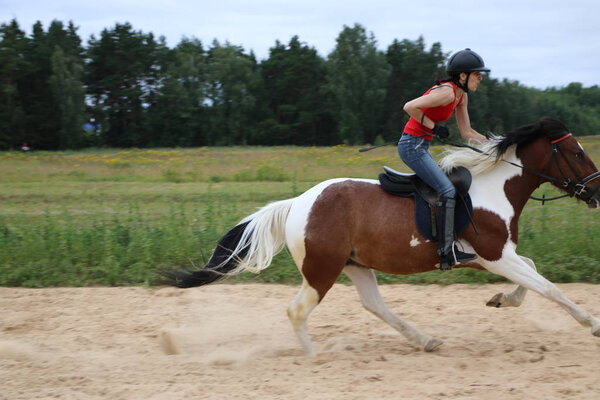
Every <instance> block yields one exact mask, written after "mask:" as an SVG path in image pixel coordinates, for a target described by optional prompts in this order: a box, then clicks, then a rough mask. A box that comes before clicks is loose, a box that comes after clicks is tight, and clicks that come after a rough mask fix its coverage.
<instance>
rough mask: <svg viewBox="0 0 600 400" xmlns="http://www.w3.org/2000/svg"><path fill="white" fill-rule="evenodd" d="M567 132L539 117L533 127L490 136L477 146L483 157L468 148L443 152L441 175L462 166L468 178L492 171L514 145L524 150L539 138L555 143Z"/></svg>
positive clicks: (525, 126) (511, 152)
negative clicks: (467, 172) (466, 169)
mask: <svg viewBox="0 0 600 400" xmlns="http://www.w3.org/2000/svg"><path fill="white" fill-rule="evenodd" d="M568 132H569V129H568V128H567V127H566V126H565V124H563V123H562V122H561V121H559V120H557V119H556V118H552V117H542V118H540V119H539V120H538V121H537V122H535V123H533V124H530V125H523V126H520V127H518V128H516V129H514V130H512V131H509V132H506V133H504V135H502V136H494V137H492V138H491V139H490V140H489V141H488V142H486V143H484V144H482V145H479V146H477V148H479V149H480V150H481V151H483V152H484V153H485V154H481V153H478V152H476V151H473V150H472V149H469V148H457V149H451V150H447V151H446V152H445V154H446V155H445V157H444V158H443V159H442V160H441V161H440V165H441V166H442V168H443V169H444V170H445V171H450V170H451V169H452V168H453V167H456V166H463V167H466V168H468V169H469V170H470V171H471V174H473V175H478V174H481V173H483V172H485V171H488V170H489V169H491V168H493V167H494V166H495V165H496V164H497V163H498V162H499V161H500V160H502V159H507V158H511V157H512V156H514V153H515V151H516V146H515V145H517V146H520V145H523V146H525V145H527V144H529V143H531V142H533V141H534V140H536V139H538V138H540V137H547V138H549V139H550V140H555V139H558V138H560V137H561V136H563V135H565V134H566V133H568Z"/></svg>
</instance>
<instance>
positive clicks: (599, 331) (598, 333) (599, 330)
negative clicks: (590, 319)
mask: <svg viewBox="0 0 600 400" xmlns="http://www.w3.org/2000/svg"><path fill="white" fill-rule="evenodd" d="M595 328H596V329H594V327H592V335H594V336H598V337H600V324H598V326H596V327H595Z"/></svg>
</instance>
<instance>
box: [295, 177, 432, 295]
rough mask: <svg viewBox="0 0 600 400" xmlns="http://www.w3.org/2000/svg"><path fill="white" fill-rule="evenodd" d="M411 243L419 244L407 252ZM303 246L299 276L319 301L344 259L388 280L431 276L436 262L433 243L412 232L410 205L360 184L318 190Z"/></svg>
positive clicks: (410, 202) (379, 188)
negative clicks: (391, 276) (399, 276)
mask: <svg viewBox="0 0 600 400" xmlns="http://www.w3.org/2000/svg"><path fill="white" fill-rule="evenodd" d="M415 239H416V240H418V243H419V244H418V245H414V246H411V241H413V240H415ZM413 243H414V242H413ZM304 244H305V249H306V256H305V258H304V262H303V265H302V274H303V275H304V277H305V278H306V280H307V281H308V283H309V284H310V286H312V287H313V288H315V289H316V290H317V292H318V293H319V298H320V299H322V298H323V296H325V293H327V291H328V290H329V289H330V288H331V286H332V285H333V283H334V282H335V280H336V279H337V277H338V276H339V275H340V274H341V272H342V270H343V268H344V267H345V265H346V263H347V261H348V259H351V260H352V261H353V262H355V263H356V264H359V265H362V266H365V267H368V268H373V269H376V270H379V271H382V272H386V273H391V274H413V273H418V272H425V271H431V270H434V269H436V268H435V265H436V264H437V263H438V262H439V259H438V256H437V252H436V249H437V243H432V242H428V241H427V239H426V238H424V237H423V236H421V234H420V233H419V231H418V229H417V226H416V223H415V209H414V200H413V199H410V198H402V197H397V196H392V195H390V194H388V193H385V192H384V191H383V190H382V189H381V187H380V186H379V185H376V184H372V183H367V182H360V181H352V180H348V181H343V182H339V183H334V184H332V185H330V186H329V187H327V188H326V189H325V190H323V192H322V193H321V194H320V195H319V196H318V197H317V199H316V200H315V203H314V204H313V206H312V209H311V211H310V214H309V217H308V223H307V226H306V231H305V241H304Z"/></svg>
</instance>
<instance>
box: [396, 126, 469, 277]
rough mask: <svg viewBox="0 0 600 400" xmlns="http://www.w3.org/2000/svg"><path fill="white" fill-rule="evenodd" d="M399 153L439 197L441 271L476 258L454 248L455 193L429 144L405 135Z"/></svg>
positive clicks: (438, 219)
mask: <svg viewBox="0 0 600 400" xmlns="http://www.w3.org/2000/svg"><path fill="white" fill-rule="evenodd" d="M398 153H399V154H400V158H401V159H402V161H404V163H406V165H408V166H409V167H410V168H412V170H413V171H415V173H416V174H417V175H418V176H419V178H421V179H422V180H423V181H424V182H425V183H427V184H428V185H429V186H431V187H432V188H434V189H435V190H436V191H437V192H438V193H439V194H440V196H441V197H440V202H439V204H438V207H437V209H438V210H437V213H438V215H437V223H438V224H437V225H438V238H439V245H440V246H439V253H440V269H450V268H451V267H452V266H453V265H454V264H458V263H461V262H469V261H472V260H474V259H475V258H477V256H476V255H475V254H470V253H463V252H461V251H459V250H458V249H457V248H456V247H455V245H454V209H455V203H456V201H455V199H454V198H455V197H456V189H455V188H454V185H453V184H452V182H451V181H450V179H449V178H448V176H447V175H446V174H445V173H444V171H442V169H441V168H440V166H439V165H438V164H437V162H436V161H435V160H434V158H433V157H432V155H431V154H430V153H429V142H428V141H426V140H424V139H423V138H419V137H415V136H411V135H406V134H404V135H402V137H401V139H400V142H399V143H398Z"/></svg>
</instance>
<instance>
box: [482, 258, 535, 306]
mask: <svg viewBox="0 0 600 400" xmlns="http://www.w3.org/2000/svg"><path fill="white" fill-rule="evenodd" d="M519 257H521V260H523V261H524V262H525V263H526V264H527V265H529V266H530V267H531V268H532V269H533V270H534V271H537V268H536V267H535V263H534V262H533V260H531V259H530V258H527V257H523V256H519ZM526 294H527V288H526V287H524V286H521V285H519V286H517V287H516V288H515V290H513V291H512V292H510V293H498V294H496V295H495V296H494V297H492V298H491V299H490V300H489V301H488V302H487V303H486V304H485V305H486V306H488V307H496V308H500V307H519V306H520V305H521V304H523V300H525V295H526Z"/></svg>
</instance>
